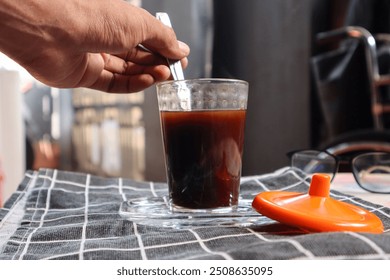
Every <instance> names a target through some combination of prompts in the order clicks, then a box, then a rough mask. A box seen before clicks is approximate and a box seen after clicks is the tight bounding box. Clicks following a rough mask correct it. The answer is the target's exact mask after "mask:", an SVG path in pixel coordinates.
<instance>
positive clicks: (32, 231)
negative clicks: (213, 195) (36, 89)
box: [0, 167, 390, 260]
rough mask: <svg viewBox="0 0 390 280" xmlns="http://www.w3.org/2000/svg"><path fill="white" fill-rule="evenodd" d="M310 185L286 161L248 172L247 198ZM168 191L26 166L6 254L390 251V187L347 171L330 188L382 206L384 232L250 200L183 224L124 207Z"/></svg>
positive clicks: (3, 228) (4, 218)
mask: <svg viewBox="0 0 390 280" xmlns="http://www.w3.org/2000/svg"><path fill="white" fill-rule="evenodd" d="M308 186H309V181H308V178H306V177H305V176H304V175H303V174H298V173H297V172H296V171H294V170H292V169H290V168H288V167H286V168H282V169H280V170H277V171H275V172H273V173H270V174H262V175H259V176H250V177H244V178H243V179H242V183H241V192H240V194H241V201H243V202H245V201H251V200H253V198H254V196H255V195H256V194H258V193H260V192H263V191H266V190H288V191H294V192H307V190H308ZM166 194H167V185H166V184H165V183H160V182H137V181H133V180H130V179H126V178H103V177H97V176H93V175H90V174H84V173H73V172H65V171H60V170H51V169H42V170H40V171H39V172H33V171H29V172H27V173H26V175H25V177H24V179H23V180H22V182H21V183H20V185H19V187H18V189H17V191H16V192H15V193H13V194H12V196H11V197H10V199H9V200H7V202H6V203H5V205H4V207H3V208H1V209H0V259H123V260H125V259H140V260H147V259H171V260H172V259H389V258H390V233H389V232H390V231H389V229H390V208H389V200H390V199H389V195H374V194H370V193H367V192H365V191H364V190H362V189H360V188H359V187H358V186H357V185H356V184H355V183H354V181H353V177H351V176H350V174H338V175H337V177H336V179H335V181H334V184H332V187H331V194H330V195H331V197H333V198H335V199H338V200H340V201H344V202H347V203H351V204H354V205H357V206H359V207H361V208H364V209H367V210H369V211H371V212H372V213H374V214H376V215H377V216H378V217H379V218H380V219H381V221H382V223H383V225H384V229H385V232H384V233H383V234H372V233H364V232H348V231H341V232H323V233H307V232H303V231H302V230H300V229H298V228H294V227H290V226H287V225H283V224H280V223H277V222H276V221H274V220H271V219H269V218H267V217H265V216H262V215H260V214H258V213H256V212H254V211H253V210H252V209H251V208H248V212H245V213H244V214H243V216H241V217H239V219H238V221H235V222H231V220H229V219H230V218H231V217H225V218H221V219H222V220H215V222H213V223H200V222H199V221H201V219H200V220H198V219H197V218H193V219H192V220H191V219H188V220H187V222H190V225H187V226H183V227H170V226H167V224H164V223H165V222H166V220H164V219H162V220H158V219H154V218H152V216H153V215H154V216H156V214H158V212H153V213H152V212H151V213H150V215H149V216H148V215H147V216H146V217H144V218H139V217H137V218H136V217H134V216H123V215H120V213H119V210H120V209H121V206H123V203H125V202H126V201H128V200H129V199H140V198H148V199H149V198H150V199H161V198H163V197H165V196H166ZM154 216H153V217H154ZM213 218H214V217H213ZM229 221H230V222H229ZM319 222H320V221H319ZM191 223H192V224H191Z"/></svg>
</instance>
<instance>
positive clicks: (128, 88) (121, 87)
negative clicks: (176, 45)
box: [88, 65, 170, 93]
mask: <svg viewBox="0 0 390 280" xmlns="http://www.w3.org/2000/svg"><path fill="white" fill-rule="evenodd" d="M169 77H170V71H169V68H168V67H167V66H165V65H157V66H140V65H132V66H131V67H129V68H128V69H127V70H126V73H123V74H119V73H115V72H111V71H108V70H106V69H104V70H103V71H102V73H101V74H100V76H99V78H98V79H97V80H96V82H95V83H93V84H92V85H90V86H88V87H90V88H93V89H97V90H101V91H105V92H110V93H132V92H138V91H141V90H144V89H146V88H148V87H150V86H152V85H153V84H155V83H156V82H160V81H165V80H167V79H169Z"/></svg>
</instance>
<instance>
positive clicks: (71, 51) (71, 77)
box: [0, 0, 189, 93]
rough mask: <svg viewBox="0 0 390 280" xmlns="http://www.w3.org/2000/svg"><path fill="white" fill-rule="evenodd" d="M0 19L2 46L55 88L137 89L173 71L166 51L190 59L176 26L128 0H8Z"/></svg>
mask: <svg viewBox="0 0 390 280" xmlns="http://www.w3.org/2000/svg"><path fill="white" fill-rule="evenodd" d="M0 18H2V20H0V31H1V34H7V35H6V36H0V51H2V52H4V53H5V54H6V55H8V56H9V57H11V58H12V59H14V60H15V61H16V62H18V63H19V64H20V65H21V66H23V67H24V68H25V69H26V70H27V71H29V72H30V73H31V74H32V75H33V76H34V77H35V78H36V79H38V80H40V81H41V82H43V83H45V84H47V85H49V86H53V87H59V88H64V87H66V88H73V87H88V88H93V89H97V90H102V91H107V92H116V93H120V92H136V91H140V90H143V89H145V88H147V87H149V86H151V85H153V84H154V83H155V82H159V81H163V80H167V79H168V78H169V77H170V71H169V68H168V66H167V65H166V60H165V58H164V57H167V58H170V59H173V60H181V63H182V65H183V67H184V68H185V67H186V66H187V64H188V61H187V58H186V57H187V56H188V54H189V47H188V46H187V45H186V44H184V43H182V42H179V41H178V40H177V39H176V35H175V33H174V31H173V30H172V29H171V28H169V27H166V26H165V25H163V24H162V23H161V22H160V21H159V20H157V19H156V18H155V17H154V16H152V15H151V14H149V13H148V12H147V11H145V10H143V9H141V8H138V7H134V6H132V5H130V4H128V3H126V2H125V1H123V0H111V1H107V0H90V1H79V0H56V1H49V0H36V1H33V2H31V1H25V0H3V3H2V5H1V7H0ZM139 44H142V45H143V46H145V47H146V48H147V49H149V50H151V51H152V52H147V51H145V50H144V49H142V48H140V47H139Z"/></svg>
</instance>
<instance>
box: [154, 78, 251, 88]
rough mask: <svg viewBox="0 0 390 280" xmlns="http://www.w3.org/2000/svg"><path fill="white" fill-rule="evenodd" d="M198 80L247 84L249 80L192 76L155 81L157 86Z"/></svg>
mask: <svg viewBox="0 0 390 280" xmlns="http://www.w3.org/2000/svg"><path fill="white" fill-rule="evenodd" d="M195 82H199V83H201V84H206V83H210V82H217V83H232V84H233V83H234V84H242V85H246V86H248V85H249V82H247V81H245V80H241V79H234V78H194V79H184V80H167V81H162V82H158V83H156V86H157V87H160V86H163V85H167V84H183V83H185V84H187V83H195Z"/></svg>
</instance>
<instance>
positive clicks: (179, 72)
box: [156, 12, 184, 80]
mask: <svg viewBox="0 0 390 280" xmlns="http://www.w3.org/2000/svg"><path fill="white" fill-rule="evenodd" d="M156 18H157V19H158V20H160V21H161V22H162V23H164V24H165V25H166V26H169V27H172V24H171V20H170V19H169V16H168V14H167V13H160V12H159V13H156ZM167 61H168V64H169V68H170V69H171V73H172V76H173V79H175V80H184V73H183V68H182V67H181V64H180V60H176V61H173V60H171V59H168V58H167Z"/></svg>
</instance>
